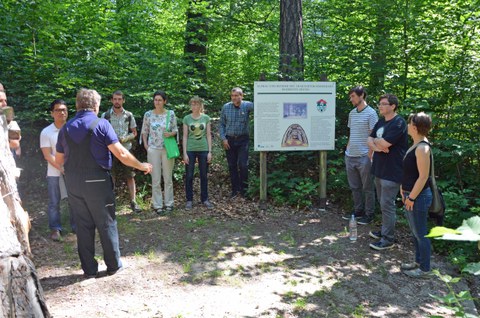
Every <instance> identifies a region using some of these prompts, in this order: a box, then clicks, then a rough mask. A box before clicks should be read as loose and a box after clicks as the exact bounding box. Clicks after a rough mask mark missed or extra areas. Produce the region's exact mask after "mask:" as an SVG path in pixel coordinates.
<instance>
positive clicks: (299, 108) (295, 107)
mask: <svg viewBox="0 0 480 318" xmlns="http://www.w3.org/2000/svg"><path fill="white" fill-rule="evenodd" d="M283 118H288V119H290V118H307V103H284V104H283Z"/></svg>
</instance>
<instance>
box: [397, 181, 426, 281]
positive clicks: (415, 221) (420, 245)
mask: <svg viewBox="0 0 480 318" xmlns="http://www.w3.org/2000/svg"><path fill="white" fill-rule="evenodd" d="M409 193H410V192H407V191H404V192H403V195H404V197H407V195H408V194H409ZM431 204H432V191H431V190H430V188H426V189H425V190H423V191H422V192H420V194H419V195H418V196H417V197H416V198H415V203H414V204H413V210H412V211H407V210H405V216H406V217H407V221H408V225H409V226H410V230H411V231H412V236H413V243H414V244H415V262H416V263H418V264H420V269H421V270H422V271H425V272H427V271H429V270H430V255H431V252H432V247H431V244H430V240H429V239H428V238H426V237H425V235H427V234H428V229H427V217H428V209H429V208H430V205H431Z"/></svg>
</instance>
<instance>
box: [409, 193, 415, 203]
mask: <svg viewBox="0 0 480 318" xmlns="http://www.w3.org/2000/svg"><path fill="white" fill-rule="evenodd" d="M407 200H410V201H412V202H415V200H416V199H412V198H410V196H409V195H407Z"/></svg>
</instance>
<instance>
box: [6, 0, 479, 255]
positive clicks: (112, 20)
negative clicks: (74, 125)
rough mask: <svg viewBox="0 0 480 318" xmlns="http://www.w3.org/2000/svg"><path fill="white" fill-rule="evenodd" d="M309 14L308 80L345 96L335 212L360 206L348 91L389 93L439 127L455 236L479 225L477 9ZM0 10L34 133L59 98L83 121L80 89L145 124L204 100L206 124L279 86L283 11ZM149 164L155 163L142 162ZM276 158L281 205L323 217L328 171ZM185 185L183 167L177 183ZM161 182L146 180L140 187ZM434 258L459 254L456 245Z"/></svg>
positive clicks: (275, 5)
mask: <svg viewBox="0 0 480 318" xmlns="http://www.w3.org/2000/svg"><path fill="white" fill-rule="evenodd" d="M302 4H303V27H304V30H303V32H304V34H303V35H304V43H305V74H304V78H305V80H308V81H317V80H319V79H320V77H321V75H322V74H324V75H326V76H328V80H330V81H335V82H336V85H337V103H336V127H335V128H336V150H335V151H331V152H329V153H328V181H327V186H328V196H329V200H330V201H331V202H334V203H338V204H340V205H342V207H343V208H348V207H350V205H351V198H350V197H351V194H350V191H349V190H348V189H349V187H348V183H347V179H346V175H345V169H344V161H343V160H344V159H343V150H344V149H345V145H346V143H347V138H346V136H347V135H348V128H347V117H348V112H349V111H350V109H351V107H352V106H351V104H350V102H349V101H348V96H347V92H348V90H349V88H351V87H352V86H354V85H357V84H362V85H365V86H366V87H367V91H368V94H369V97H368V99H367V101H368V103H369V104H370V105H372V106H375V105H376V100H377V98H378V96H379V95H380V94H381V93H384V92H389V93H395V94H397V95H398V96H399V97H400V100H401V105H400V112H401V115H403V116H406V115H408V114H409V113H410V112H416V111H420V110H422V111H426V112H428V113H429V114H430V115H431V116H432V118H433V129H432V132H431V134H430V137H429V138H430V140H431V141H432V142H433V146H434V149H433V151H434V155H435V163H436V165H435V169H436V173H437V175H438V183H439V185H440V187H441V188H442V190H443V192H444V196H445V200H446V202H447V213H446V218H445V224H446V226H447V227H451V228H456V227H458V226H459V225H460V223H459V222H460V221H461V220H463V219H466V218H468V217H470V216H473V215H479V214H480V209H479V208H476V207H478V206H479V203H480V198H479V197H478V195H477V194H478V193H479V192H480V147H478V145H479V144H480V134H478V131H479V130H480V120H478V119H479V117H480V107H478V105H479V104H480V95H479V94H478V91H479V86H480V84H479V83H480V67H478V61H479V60H480V53H479V52H480V37H479V36H478V20H479V19H480V10H479V9H478V3H477V1H473V0H465V1H451V2H448V1H423V0H408V1H406V0H402V1H394V2H392V1H388V0H365V1H349V2H346V1H343V0H326V1H319V0H308V1H303V2H302ZM0 11H1V12H2V20H1V22H0V51H1V52H2V67H1V68H0V81H1V82H2V83H3V84H4V85H5V87H6V88H7V91H8V100H9V104H10V105H11V106H14V107H15V110H16V115H17V119H18V120H19V122H20V125H21V126H22V127H25V128H27V127H29V126H35V125H38V122H42V123H44V122H45V119H49V113H48V112H47V111H46V109H47V105H48V104H49V103H50V102H51V101H52V100H53V99H55V98H63V99H65V100H66V101H67V103H68V105H69V108H70V110H71V113H70V116H71V115H73V108H74V107H73V105H74V100H75V93H76V91H77V90H78V89H79V88H80V87H88V88H95V89H97V90H98V91H99V92H100V93H101V94H102V96H103V99H102V106H101V109H102V110H106V109H107V108H108V107H109V106H110V102H109V95H110V94H111V93H112V92H113V91H114V90H116V89H121V90H122V91H123V92H124V93H125V94H126V108H127V109H128V110H130V111H132V112H133V113H134V115H135V116H136V118H137V123H139V125H140V124H141V120H140V119H141V118H142V116H143V114H144V113H145V111H146V110H148V109H151V108H152V94H153V92H154V91H155V90H157V89H163V90H165V91H166V92H167V94H168V96H169V107H171V108H172V109H175V111H176V113H177V116H178V117H179V118H182V117H183V115H184V114H185V112H186V111H187V108H186V107H185V105H186V104H187V101H188V100H189V98H190V97H191V96H192V95H193V94H197V93H199V92H203V93H204V94H205V96H202V97H205V98H206V109H207V112H208V114H209V115H211V117H215V116H216V115H217V114H218V111H219V110H220V107H221V105H222V104H223V103H224V102H225V101H226V100H228V93H229V90H230V88H231V87H233V86H241V87H242V88H244V90H245V92H246V98H247V99H252V96H253V92H252V88H253V82H254V81H255V80H258V79H259V76H260V74H261V73H264V74H265V78H266V79H267V80H277V79H278V74H279V71H278V68H279V52H278V50H279V38H278V26H279V22H280V18H279V15H280V13H279V11H280V10H279V2H278V1H270V0H238V1H223V2H222V1H189V0H179V1H126V0H117V1H107V0H99V1H87V0H75V1H74V0H64V1H49V0H37V1H14V0H3V1H0ZM189 12H194V13H198V14H200V16H201V21H196V22H198V23H199V24H194V25H197V26H198V27H194V28H188V25H189V22H192V20H191V19H190V20H189V16H188V13H189ZM391 12H395V14H393V15H392V14H391ZM352 13H354V14H352ZM193 22H195V21H193ZM191 41H193V42H195V43H194V44H198V45H199V46H201V47H206V48H208V50H207V53H206V56H201V55H200V56H193V61H192V55H190V54H189V53H191V52H186V50H185V48H186V47H187V45H188V44H191V43H190V42H191ZM195 59H197V60H195ZM198 59H201V60H200V61H199V60H198ZM198 64H200V65H204V66H205V68H206V70H205V73H204V74H198V73H195V72H194V70H195V67H196V65H198ZM36 122H37V123H36ZM139 148H140V147H139ZM137 153H138V155H139V156H140V158H144V157H145V153H144V152H142V151H141V150H138V151H137V152H136V154H137ZM254 156H255V155H252V157H254ZM271 157H274V158H275V159H273V160H270V162H269V169H270V170H269V189H268V191H269V196H270V197H271V198H272V200H273V201H274V202H275V203H276V204H290V205H293V206H299V207H303V206H309V205H311V204H312V202H314V198H315V196H316V189H315V186H314V185H316V180H317V179H318V178H317V176H318V172H317V171H318V169H317V167H316V166H317V164H316V158H314V156H312V155H311V154H304V155H302V154H300V153H298V154H288V155H287V154H281V155H276V154H272V156H271ZM280 157H284V159H281V158H280ZM287 158H288V161H287ZM282 160H283V162H282ZM292 166H295V167H294V169H292ZM257 171H258V166H255V165H252V170H251V174H252V177H251V178H250V180H251V184H252V186H251V189H252V190H251V192H250V196H252V197H256V195H257V193H258V192H257V189H258V178H257V177H256V176H257V175H258V173H257ZM182 175H183V170H182V167H181V166H180V165H176V168H175V173H174V177H175V180H177V181H179V180H181V178H182ZM148 180H149V179H148V178H146V177H145V178H143V177H141V178H140V182H139V183H141V182H144V183H147V182H148ZM435 245H436V247H438V248H439V249H440V250H441V251H443V252H446V253H450V252H449V250H448V247H447V245H446V244H440V243H438V242H435ZM458 256H459V258H461V255H458ZM466 256H467V257H466V258H468V259H469V258H471V257H473V255H466Z"/></svg>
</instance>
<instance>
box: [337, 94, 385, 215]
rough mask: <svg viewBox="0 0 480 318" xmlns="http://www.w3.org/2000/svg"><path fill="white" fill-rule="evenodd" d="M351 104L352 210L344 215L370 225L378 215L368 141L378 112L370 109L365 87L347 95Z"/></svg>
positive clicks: (349, 159)
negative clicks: (376, 213) (375, 215)
mask: <svg viewBox="0 0 480 318" xmlns="http://www.w3.org/2000/svg"><path fill="white" fill-rule="evenodd" d="M348 95H349V97H350V102H351V103H352V104H353V106H355V108H354V109H352V110H351V111H350V113H349V115H348V127H349V128H350V136H349V139H348V144H347V150H346V151H345V166H346V170H347V178H348V184H349V186H350V189H351V190H352V197H353V211H352V212H349V213H347V214H345V215H344V216H343V218H344V219H346V220H348V219H350V218H351V215H352V214H354V215H355V218H356V219H357V222H358V224H369V223H371V222H372V221H373V216H374V212H375V190H374V182H373V175H372V174H371V167H372V161H371V159H372V154H373V151H372V150H371V149H369V147H368V144H367V141H368V136H369V135H370V133H371V132H372V129H373V127H374V126H375V124H376V123H377V121H378V115H377V113H376V112H375V110H374V109H373V108H372V107H370V106H368V104H367V102H366V101H365V99H366V98H367V92H366V91H365V88H364V87H363V86H356V87H354V88H352V89H350V91H349V93H348Z"/></svg>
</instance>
